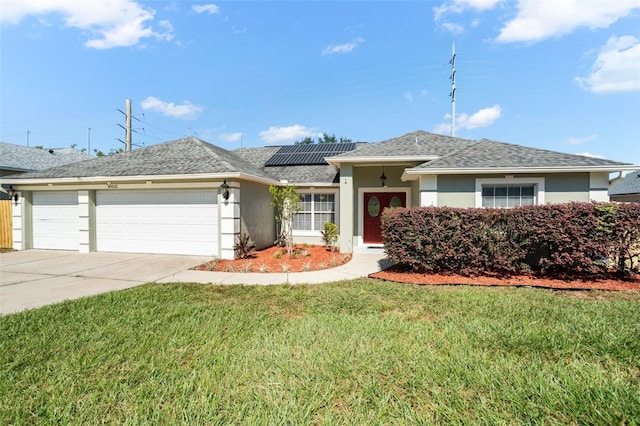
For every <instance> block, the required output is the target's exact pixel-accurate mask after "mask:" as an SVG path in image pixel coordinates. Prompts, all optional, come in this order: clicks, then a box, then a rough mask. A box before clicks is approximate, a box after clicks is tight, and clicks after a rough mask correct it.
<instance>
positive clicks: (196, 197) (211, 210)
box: [96, 190, 218, 256]
mask: <svg viewBox="0 0 640 426" xmlns="http://www.w3.org/2000/svg"><path fill="white" fill-rule="evenodd" d="M216 203H217V194H216V192H215V191H200V190H184V191H98V192H97V193H96V246H97V247H96V248H97V250H98V251H119V252H128V253H168V254H190V255H205V256H217V255H218V206H217V204H216Z"/></svg>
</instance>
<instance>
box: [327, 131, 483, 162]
mask: <svg viewBox="0 0 640 426" xmlns="http://www.w3.org/2000/svg"><path fill="white" fill-rule="evenodd" d="M474 143H475V141H472V140H468V139H460V138H455V137H451V136H444V135H437V134H435V133H428V132H424V131H422V130H416V131H415V132H411V133H407V134H406V135H402V136H399V137H397V138H392V139H387V140H384V141H382V142H378V143H370V144H361V145H359V146H358V147H357V148H356V149H355V150H353V151H350V152H347V153H345V154H341V155H336V156H335V157H332V158H334V159H336V160H340V159H349V158H361V157H400V156H401V157H412V156H418V157H420V156H422V157H425V156H438V157H440V156H443V155H447V154H449V153H450V152H452V150H453V151H459V150H461V149H464V148H468V147H469V146H471V145H473V144H474Z"/></svg>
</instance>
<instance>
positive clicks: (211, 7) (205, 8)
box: [191, 4, 220, 15]
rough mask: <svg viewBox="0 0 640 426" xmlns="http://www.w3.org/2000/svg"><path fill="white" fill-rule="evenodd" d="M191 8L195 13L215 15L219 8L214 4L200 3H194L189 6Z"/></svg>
mask: <svg viewBox="0 0 640 426" xmlns="http://www.w3.org/2000/svg"><path fill="white" fill-rule="evenodd" d="M191 9H193V11H194V12H196V13H205V12H206V13H208V14H209V15H216V14H219V13H220V8H219V7H218V6H216V5H215V4H202V5H199V4H194V5H193V6H191Z"/></svg>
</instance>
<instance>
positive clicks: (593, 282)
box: [369, 265, 640, 290]
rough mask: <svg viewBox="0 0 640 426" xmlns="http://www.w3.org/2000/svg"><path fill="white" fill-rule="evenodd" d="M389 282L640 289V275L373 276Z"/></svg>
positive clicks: (404, 271) (395, 270) (404, 270)
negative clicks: (620, 276) (570, 276)
mask: <svg viewBox="0 0 640 426" xmlns="http://www.w3.org/2000/svg"><path fill="white" fill-rule="evenodd" d="M369 276H370V277H371V278H378V279H381V280H385V281H395V282H398V283H406V284H418V285H477V286H509V287H541V288H551V289H559V290H640V274H635V275H633V276H630V277H628V278H626V277H625V278H624V279H620V278H619V277H617V276H615V275H613V274H610V275H606V274H605V275H599V276H594V277H580V278H577V279H566V278H558V277H542V276H535V275H511V276H497V275H496V276H473V277H466V276H463V275H456V274H424V273H419V272H413V271H412V270H411V269H410V268H409V267H407V266H404V265H395V266H392V267H390V268H388V269H385V270H384V271H381V272H377V273H374V274H371V275H369Z"/></svg>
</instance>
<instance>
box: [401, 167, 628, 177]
mask: <svg viewBox="0 0 640 426" xmlns="http://www.w3.org/2000/svg"><path fill="white" fill-rule="evenodd" d="M638 167H639V166H634V165H631V164H621V165H619V166H615V165H608V166H582V167H581V166H577V167H495V168H490V169H488V168H442V169H421V168H418V167H415V168H412V169H406V170H405V171H404V173H402V176H401V179H402V181H409V180H416V179H418V178H419V177H420V176H427V175H472V174H475V175H489V174H524V173H528V174H535V173H538V174H539V173H614V172H619V171H630V170H637V169H638Z"/></svg>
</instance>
